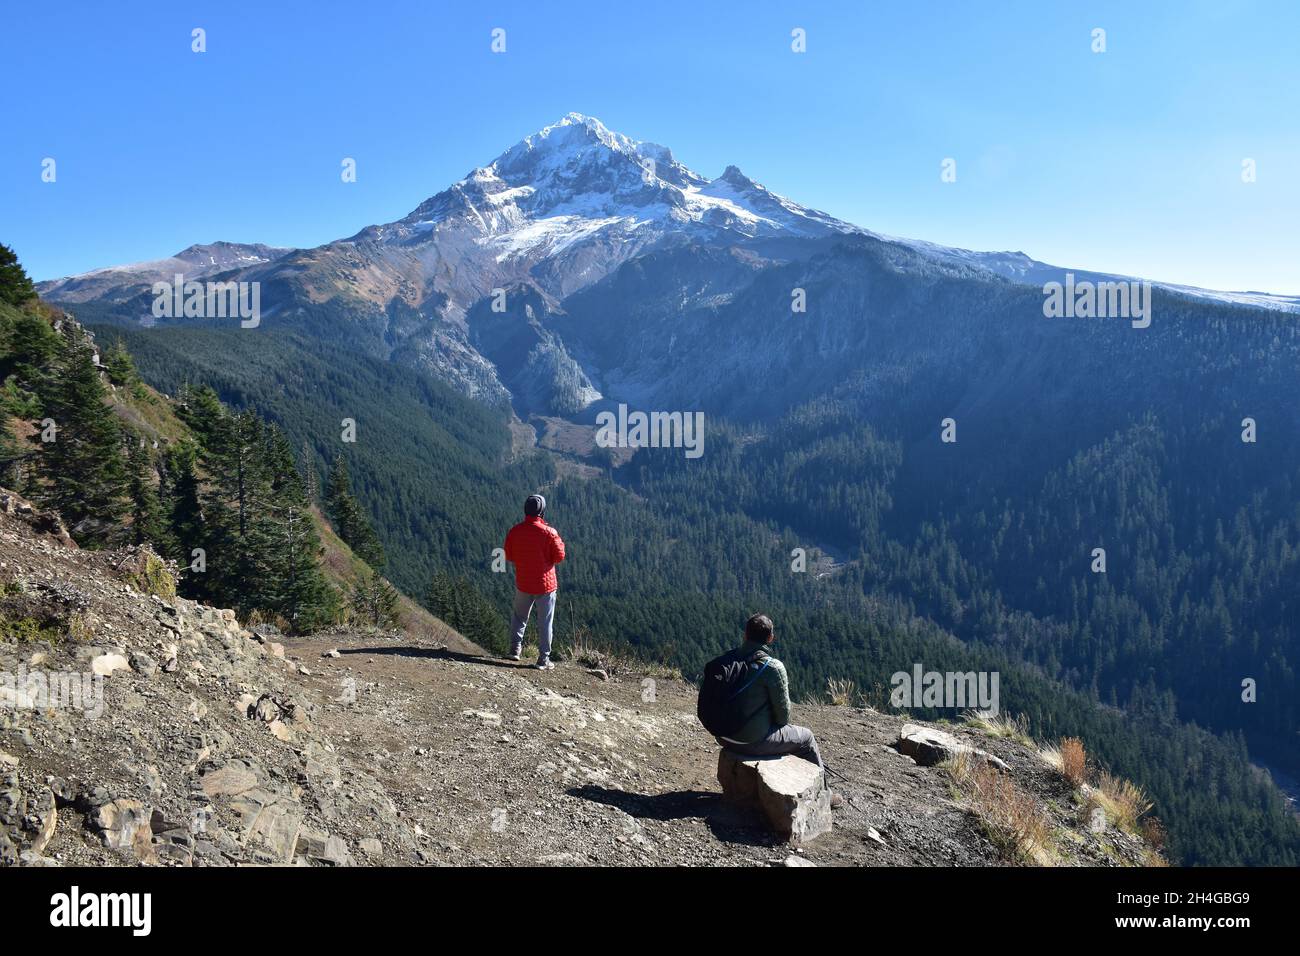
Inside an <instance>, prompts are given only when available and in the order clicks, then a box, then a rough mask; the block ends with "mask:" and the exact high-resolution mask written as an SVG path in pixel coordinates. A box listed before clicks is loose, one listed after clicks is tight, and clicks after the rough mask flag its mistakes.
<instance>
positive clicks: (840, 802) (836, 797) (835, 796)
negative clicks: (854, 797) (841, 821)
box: [831, 790, 844, 810]
mask: <svg viewBox="0 0 1300 956" xmlns="http://www.w3.org/2000/svg"><path fill="white" fill-rule="evenodd" d="M842 806H844V797H842V796H841V795H840V793H839V791H838V790H832V791H831V809H832V810H838V809H839V808H840V807H842Z"/></svg>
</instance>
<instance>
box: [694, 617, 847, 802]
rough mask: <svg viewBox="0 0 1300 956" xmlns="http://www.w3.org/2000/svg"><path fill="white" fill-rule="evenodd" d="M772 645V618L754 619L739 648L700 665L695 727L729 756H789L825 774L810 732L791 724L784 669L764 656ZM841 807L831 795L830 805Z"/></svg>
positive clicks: (775, 660) (747, 628)
mask: <svg viewBox="0 0 1300 956" xmlns="http://www.w3.org/2000/svg"><path fill="white" fill-rule="evenodd" d="M775 640H776V633H775V632H774V630H773V628H772V619H771V618H769V617H768V616H767V615H766V614H755V615H754V616H753V617H751V618H750V619H749V620H748V621H746V622H745V641H744V643H743V644H741V646H740V647H737V648H735V649H733V650H730V651H728V652H727V653H725V654H723V655H722V656H721V657H717V658H714V659H713V660H711V661H709V663H708V664H707V665H705V668H704V681H703V682H702V683H701V684H700V698H699V704H698V706H697V711H696V712H697V713H698V715H699V718H700V723H702V724H704V727H705V729H706V730H708V731H709V733H711V734H713V736H714V737H715V738H716V739H717V741H718V744H719V746H721V747H722V748H723V749H724V750H729V751H731V752H732V753H736V754H741V755H743V756H747V757H775V756H781V755H783V754H794V755H795V756H796V757H802V758H803V759H804V760H807V761H809V762H811V763H815V764H816V765H817V766H818V767H822V768H823V769H825V764H823V763H822V755H821V751H820V750H818V749H817V738H816V737H814V736H813V732H812V731H811V730H809V729H808V728H807V727H800V726H799V725H798V724H792V723H790V682H789V680H788V678H787V677H786V673H785V665H784V664H782V663H781V662H780V661H779V660H777V659H776V658H775V657H772V656H771V655H770V654H768V653H767V651H766V648H767V647H768V646H769V645H770V644H771V643H772V642H773V641H775ZM842 802H843V801H842V800H841V799H840V797H839V795H838V794H834V795H832V806H839V805H840V804H841V803H842Z"/></svg>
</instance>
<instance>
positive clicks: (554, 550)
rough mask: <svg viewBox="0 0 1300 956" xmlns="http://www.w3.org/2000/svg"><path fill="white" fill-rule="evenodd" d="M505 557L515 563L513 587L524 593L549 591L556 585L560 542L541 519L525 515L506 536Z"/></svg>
mask: <svg viewBox="0 0 1300 956" xmlns="http://www.w3.org/2000/svg"><path fill="white" fill-rule="evenodd" d="M506 560H507V561H509V562H510V563H511V564H513V565H514V566H515V586H516V587H517V588H519V590H521V591H523V592H524V593H525V594H550V593H551V592H552V591H554V590H555V589H556V588H557V587H559V585H558V584H557V583H556V580H555V566H556V565H557V564H559V563H560V562H561V561H563V560H564V542H563V541H562V540H560V532H558V531H556V530H555V529H554V528H552V527H551V526H550V525H548V524H547V523H546V522H545V521H543V520H542V519H541V518H525V519H524V520H523V521H521V522H519V524H517V525H515V526H514V527H513V528H511V529H510V533H509V534H507V535H506Z"/></svg>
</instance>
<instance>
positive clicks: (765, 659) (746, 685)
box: [731, 652, 772, 700]
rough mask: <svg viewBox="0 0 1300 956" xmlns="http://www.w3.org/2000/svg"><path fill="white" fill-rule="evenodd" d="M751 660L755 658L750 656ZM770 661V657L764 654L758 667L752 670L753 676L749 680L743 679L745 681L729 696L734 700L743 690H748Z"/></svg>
mask: <svg viewBox="0 0 1300 956" xmlns="http://www.w3.org/2000/svg"><path fill="white" fill-rule="evenodd" d="M760 653H761V652H760ZM751 660H757V658H751ZM770 663H772V658H770V657H768V656H767V655H766V654H764V655H763V663H762V665H761V666H760V667H759V668H758V670H756V671H754V676H753V677H751V678H750V679H749V680H747V681H745V683H744V684H742V685H741V687H740V690H738V691H736V692H735V693H734V694H732V695H731V698H732V699H733V700H734V699H735V698H737V697H739V696H740V695H741V694H743V693H744V692H745V691H747V690H749V688H750V686H752V685H753V683H754V681H756V680H758V678H759V677H760V676H762V674H763V671H765V670H767V665H768V664H770Z"/></svg>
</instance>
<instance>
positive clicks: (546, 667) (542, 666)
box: [533, 661, 555, 671]
mask: <svg viewBox="0 0 1300 956" xmlns="http://www.w3.org/2000/svg"><path fill="white" fill-rule="evenodd" d="M533 666H534V667H536V668H537V669H538V670H539V671H553V670H555V664H554V663H552V662H551V661H538V662H537V663H536V664H534V665H533Z"/></svg>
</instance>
